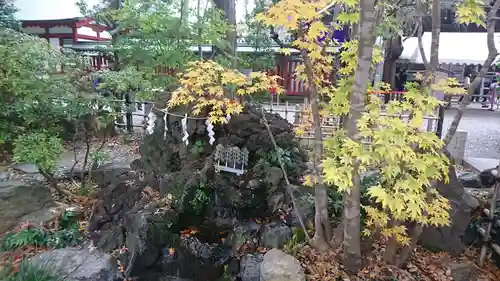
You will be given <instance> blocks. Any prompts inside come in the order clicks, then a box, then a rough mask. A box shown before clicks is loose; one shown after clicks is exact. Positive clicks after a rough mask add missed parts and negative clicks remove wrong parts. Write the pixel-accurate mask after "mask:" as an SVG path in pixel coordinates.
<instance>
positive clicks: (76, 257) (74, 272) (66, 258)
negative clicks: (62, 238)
mask: <svg viewBox="0 0 500 281" xmlns="http://www.w3.org/2000/svg"><path fill="white" fill-rule="evenodd" d="M29 261H30V262H31V263H32V264H34V265H36V266H40V267H42V268H44V269H47V270H50V271H51V272H54V273H57V274H59V275H61V276H67V278H65V280H71V281H117V280H119V276H118V268H117V262H116V259H115V258H113V257H112V256H111V255H108V254H105V253H102V252H97V251H95V252H90V251H89V250H87V249H83V250H80V249H77V248H63V249H57V250H52V251H48V252H44V253H41V254H39V255H36V256H34V257H32V258H31V259H29Z"/></svg>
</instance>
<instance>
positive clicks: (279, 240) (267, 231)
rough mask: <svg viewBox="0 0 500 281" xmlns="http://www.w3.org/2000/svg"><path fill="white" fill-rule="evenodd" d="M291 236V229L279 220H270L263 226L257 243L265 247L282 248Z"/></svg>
mask: <svg viewBox="0 0 500 281" xmlns="http://www.w3.org/2000/svg"><path fill="white" fill-rule="evenodd" d="M291 238H292V230H291V229H290V227H288V226H287V225H286V224H284V223H281V222H277V223H276V222H272V223H268V224H266V225H265V226H264V229H263V230H262V234H261V235H260V241H259V244H260V246H262V247H265V248H283V246H285V244H286V243H287V242H288V241H290V239H291Z"/></svg>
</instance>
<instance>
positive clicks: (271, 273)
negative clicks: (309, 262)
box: [260, 249, 306, 281]
mask: <svg viewBox="0 0 500 281" xmlns="http://www.w3.org/2000/svg"><path fill="white" fill-rule="evenodd" d="M305 280H306V275H305V273H304V269H303V268H302V266H301V265H300V262H299V261H298V260H297V259H295V258H294V257H292V256H290V255H288V254H285V253H283V252H282V251H280V250H278V249H272V250H270V251H269V252H267V253H266V254H265V255H264V259H263V261H262V263H261V264H260V281H305Z"/></svg>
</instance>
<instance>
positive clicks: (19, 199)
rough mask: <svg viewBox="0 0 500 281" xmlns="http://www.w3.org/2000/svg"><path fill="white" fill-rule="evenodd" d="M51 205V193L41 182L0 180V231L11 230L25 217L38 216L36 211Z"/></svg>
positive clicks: (52, 204)
mask: <svg viewBox="0 0 500 281" xmlns="http://www.w3.org/2000/svg"><path fill="white" fill-rule="evenodd" d="M53 206H55V203H54V200H53V198H52V193H51V191H50V189H49V188H47V187H46V186H44V185H43V184H42V183H39V182H34V183H30V184H28V183H25V182H21V181H6V182H0V233H4V232H6V231H9V230H12V229H13V228H14V227H16V226H17V225H18V224H19V223H20V222H21V221H22V220H25V219H26V218H29V217H38V216H37V215H36V214H37V213H40V212H41V211H42V210H46V209H47V208H51V207H53Z"/></svg>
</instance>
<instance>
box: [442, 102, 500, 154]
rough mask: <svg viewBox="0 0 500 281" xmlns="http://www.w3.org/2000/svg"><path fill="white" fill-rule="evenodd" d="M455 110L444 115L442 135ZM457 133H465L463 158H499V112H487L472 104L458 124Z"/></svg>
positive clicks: (450, 110)
mask: <svg viewBox="0 0 500 281" xmlns="http://www.w3.org/2000/svg"><path fill="white" fill-rule="evenodd" d="M455 113H456V109H453V108H451V109H449V110H447V111H446V113H445V118H444V122H443V134H446V131H447V130H448V128H449V126H450V124H451V121H452V120H453V117H454V115H455ZM458 130H459V131H465V132H467V143H466V145H465V156H468V157H477V158H494V159H498V158H500V112H499V111H494V112H492V111H488V110H486V109H483V108H480V107H479V106H477V105H475V104H473V105H471V108H468V109H467V110H466V111H465V113H464V116H463V117H462V120H461V121H460V124H459V125H458Z"/></svg>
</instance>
